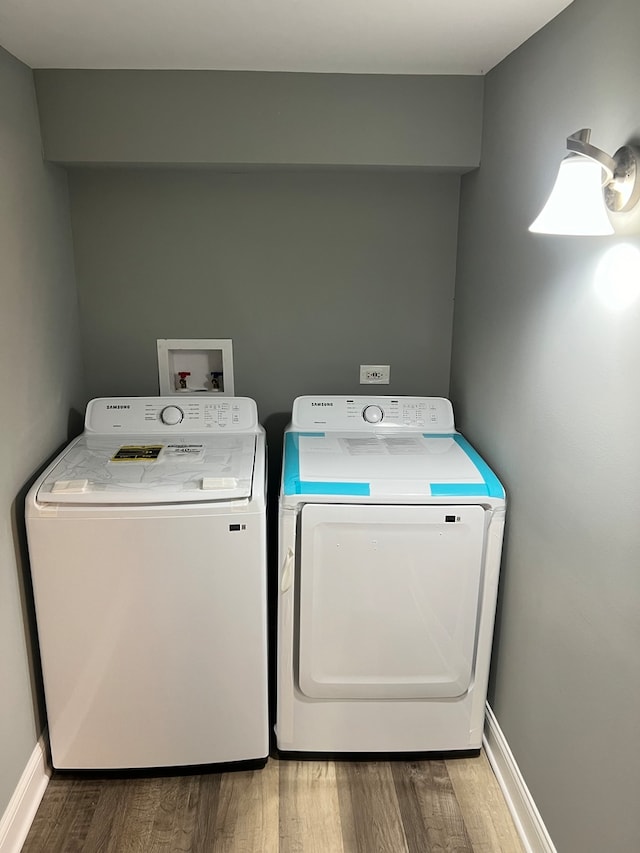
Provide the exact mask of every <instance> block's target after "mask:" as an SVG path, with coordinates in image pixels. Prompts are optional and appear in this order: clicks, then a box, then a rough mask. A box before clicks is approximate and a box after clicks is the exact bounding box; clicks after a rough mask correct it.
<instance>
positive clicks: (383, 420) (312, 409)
mask: <svg viewBox="0 0 640 853" xmlns="http://www.w3.org/2000/svg"><path fill="white" fill-rule="evenodd" d="M292 426H293V428H294V429H296V430H301V431H304V430H322V429H331V430H336V431H344V430H360V431H365V432H366V431H373V430H386V429H393V430H402V429H407V430H415V431H420V432H435V433H448V432H453V431H454V430H455V425H454V419H453V407H452V405H451V403H450V401H449V400H447V399H445V398H444V397H298V398H297V399H296V400H295V401H294V404H293V417H292Z"/></svg>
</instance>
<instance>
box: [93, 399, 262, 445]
mask: <svg viewBox="0 0 640 853" xmlns="http://www.w3.org/2000/svg"><path fill="white" fill-rule="evenodd" d="M85 429H86V430H87V432H94V433H98V434H100V435H114V434H116V433H122V434H123V435H142V434H145V435H152V434H155V433H157V434H170V433H171V432H179V433H181V434H182V433H208V432H256V430H257V429H258V410H257V407H256V404H255V401H254V400H250V399H249V398H248V397H212V396H210V395H207V396H204V395H203V396H200V395H195V394H194V395H193V396H187V395H180V398H179V399H176V397H101V398H99V399H96V400H92V401H91V402H90V403H89V405H88V406H87V413H86V416H85Z"/></svg>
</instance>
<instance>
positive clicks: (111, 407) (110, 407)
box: [107, 405, 131, 409]
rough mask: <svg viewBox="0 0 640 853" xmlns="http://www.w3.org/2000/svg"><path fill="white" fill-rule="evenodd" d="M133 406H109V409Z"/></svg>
mask: <svg viewBox="0 0 640 853" xmlns="http://www.w3.org/2000/svg"><path fill="white" fill-rule="evenodd" d="M130 408H131V406H109V405H108V406H107V409H130Z"/></svg>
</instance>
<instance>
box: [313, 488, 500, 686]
mask: <svg viewBox="0 0 640 853" xmlns="http://www.w3.org/2000/svg"><path fill="white" fill-rule="evenodd" d="M301 526H302V530H301V560H300V573H299V581H300V598H299V608H298V614H299V615H298V632H299V634H298V635H299V660H298V664H299V666H298V683H299V687H300V690H301V691H302V693H304V694H305V695H306V696H309V697H312V698H336V699H337V698H345V699H346V698H348V699H387V698H406V699H412V698H424V697H434V698H436V697H437V698H452V697H456V696H462V695H463V694H464V693H465V692H466V691H467V690H468V688H469V686H470V684H471V681H472V678H473V669H474V651H475V641H476V623H477V619H478V610H479V598H480V585H481V578H482V555H483V543H484V529H485V511H484V509H483V508H482V507H481V506H371V505H362V506H360V505H335V504H333V505H332V504H307V505H306V506H305V507H304V508H303V510H302V521H301Z"/></svg>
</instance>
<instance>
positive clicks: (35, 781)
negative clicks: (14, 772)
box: [0, 734, 51, 853]
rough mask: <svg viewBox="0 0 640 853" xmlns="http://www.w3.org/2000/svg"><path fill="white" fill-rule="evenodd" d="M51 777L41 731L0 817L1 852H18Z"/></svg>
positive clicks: (43, 736)
mask: <svg viewBox="0 0 640 853" xmlns="http://www.w3.org/2000/svg"><path fill="white" fill-rule="evenodd" d="M50 776H51V770H50V768H49V764H48V761H47V752H46V748H45V735H44V734H43V735H42V736H41V737H40V740H39V741H38V743H37V744H36V745H35V748H34V750H33V752H32V753H31V758H30V759H29V761H28V762H27V766H26V767H25V768H24V772H23V774H22V776H21V777H20V781H19V782H18V785H17V787H16V789H15V791H14V792H13V796H12V797H11V799H10V800H9V805H8V806H7V808H6V810H5V813H4V814H3V815H2V818H0V853H20V850H21V849H22V845H23V844H24V841H25V838H26V837H27V833H28V832H29V828H30V826H31V824H32V822H33V819H34V817H35V816H36V812H37V811H38V806H39V805H40V801H41V800H42V797H43V796H44V792H45V790H46V788H47V785H48V784H49V778H50Z"/></svg>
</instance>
